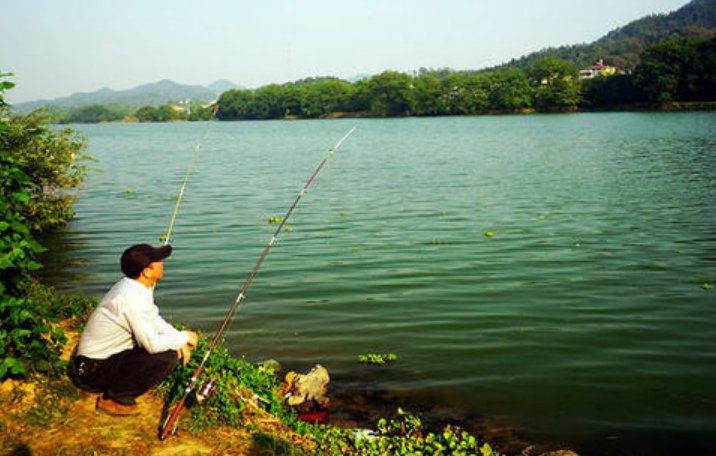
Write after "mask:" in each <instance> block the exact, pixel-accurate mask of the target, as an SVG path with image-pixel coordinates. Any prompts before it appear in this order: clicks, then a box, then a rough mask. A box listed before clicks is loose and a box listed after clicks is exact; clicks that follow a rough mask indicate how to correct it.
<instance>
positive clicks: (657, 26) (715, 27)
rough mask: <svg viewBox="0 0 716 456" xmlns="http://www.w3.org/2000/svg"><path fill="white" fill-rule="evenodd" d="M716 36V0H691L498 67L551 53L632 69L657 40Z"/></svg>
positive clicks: (521, 64) (521, 65)
mask: <svg viewBox="0 0 716 456" xmlns="http://www.w3.org/2000/svg"><path fill="white" fill-rule="evenodd" d="M715 35H716V0H692V1H691V2H690V3H688V4H686V5H684V6H683V7H681V8H679V9H678V10H676V11H674V12H672V13H670V14H659V15H651V16H646V17H644V18H641V19H638V20H635V21H633V22H630V23H629V24H627V25H625V26H623V27H620V28H618V29H616V30H613V31H611V32H609V33H608V34H607V35H605V36H603V37H602V38H600V39H599V40H597V41H595V42H593V43H590V44H577V45H572V46H562V47H558V48H547V49H543V50H541V51H538V52H535V53H532V54H529V55H526V56H524V57H521V58H519V59H514V60H512V61H510V62H508V63H506V64H504V65H499V66H498V67H496V68H499V67H505V66H516V67H519V68H526V67H527V66H529V65H530V64H532V63H533V62H536V61H537V60H539V59H541V58H543V57H545V56H552V57H556V58H558V59H562V60H567V61H570V62H573V63H575V64H576V65H577V66H578V67H580V68H581V67H586V66H588V65H591V64H592V63H594V62H596V61H597V60H599V59H604V61H605V62H606V63H608V64H611V65H613V66H616V67H618V68H621V69H625V70H633V69H634V68H636V66H637V65H638V64H639V55H640V54H641V53H642V52H643V51H644V50H645V49H646V48H647V47H649V46H651V45H652V44H654V43H656V42H658V41H662V40H664V39H667V38H670V37H677V36H678V37H692V38H699V39H709V38H711V37H713V36H715ZM493 69H494V68H493Z"/></svg>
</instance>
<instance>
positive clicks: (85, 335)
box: [77, 277, 189, 359]
mask: <svg viewBox="0 0 716 456" xmlns="http://www.w3.org/2000/svg"><path fill="white" fill-rule="evenodd" d="M188 341H189V335H188V334H187V333H186V332H184V331H179V330H177V329H175V328H174V327H173V326H172V325H170V324H169V323H167V322H166V321H165V320H164V319H163V318H162V317H160V316H159V308H157V306H156V305H155V304H154V291H153V290H151V289H149V288H147V287H145V286H144V285H142V284H141V283H139V282H137V281H136V280H134V279H129V278H126V277H125V278H123V279H122V280H120V281H119V282H117V283H116V284H114V286H113V287H112V288H111V289H110V290H109V291H108V292H107V294H106V295H104V298H102V301H100V303H99V306H97V308H96V309H95V310H94V312H92V315H90V317H89V320H88V321H87V326H85V329H84V331H83V332H82V336H80V341H79V344H78V345H77V354H78V355H81V356H86V357H88V358H92V359H107V358H109V357H110V356H112V355H114V354H115V353H119V352H121V351H125V350H131V349H132V348H134V347H136V346H137V345H138V346H140V347H142V348H144V349H145V350H147V352H149V353H159V352H163V351H166V350H178V349H179V348H181V347H182V346H183V345H184V344H186V343H187V342H188Z"/></svg>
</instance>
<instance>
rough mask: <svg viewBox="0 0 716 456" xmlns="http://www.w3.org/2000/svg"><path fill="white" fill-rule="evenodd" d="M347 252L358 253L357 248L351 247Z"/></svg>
mask: <svg viewBox="0 0 716 456" xmlns="http://www.w3.org/2000/svg"><path fill="white" fill-rule="evenodd" d="M349 250H350V251H351V253H358V252H359V251H360V249H359V248H358V247H351V248H350V249H349Z"/></svg>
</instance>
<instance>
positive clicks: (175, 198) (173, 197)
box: [170, 195, 179, 200]
mask: <svg viewBox="0 0 716 456" xmlns="http://www.w3.org/2000/svg"><path fill="white" fill-rule="evenodd" d="M170 197H171V199H173V200H178V199H179V195H171V196H170Z"/></svg>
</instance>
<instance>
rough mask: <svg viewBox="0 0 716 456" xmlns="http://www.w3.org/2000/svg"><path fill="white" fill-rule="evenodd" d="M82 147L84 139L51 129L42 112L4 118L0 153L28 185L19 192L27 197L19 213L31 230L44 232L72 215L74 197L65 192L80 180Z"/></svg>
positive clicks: (83, 168)
mask: <svg viewBox="0 0 716 456" xmlns="http://www.w3.org/2000/svg"><path fill="white" fill-rule="evenodd" d="M6 114H9V113H6ZM85 147H86V140H85V138H84V137H82V136H80V135H79V134H77V133H76V132H75V131H73V130H70V129H61V130H55V129H53V128H51V127H50V126H49V120H48V117H47V115H46V114H45V113H44V112H43V111H36V112H33V113H31V114H29V115H26V116H18V115H10V116H9V117H8V120H7V122H6V123H5V124H4V126H3V131H2V135H0V150H2V151H4V153H6V154H8V157H9V158H10V159H11V160H12V163H13V166H15V167H17V168H18V169H19V170H20V171H22V172H23V173H24V174H25V175H26V176H27V178H28V180H29V182H31V183H32V185H31V186H27V187H25V188H24V190H23V191H24V193H25V194H26V195H27V197H26V201H25V202H24V204H23V205H22V212H21V214H20V215H21V218H22V220H23V223H25V224H26V225H28V226H29V227H30V229H31V230H32V231H37V232H39V231H46V230H48V229H50V228H53V227H55V226H57V225H61V224H64V223H65V222H66V221H67V220H68V219H69V218H71V217H72V216H73V215H74V210H73V209H72V205H73V204H74V202H75V200H76V198H77V195H76V194H75V193H74V192H71V191H69V190H71V189H73V188H76V187H78V186H79V185H80V184H81V183H82V181H83V179H84V175H85V172H86V167H85V166H84V165H82V163H81V162H82V160H85V159H87V156H86V155H85V154H84V149H85Z"/></svg>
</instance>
